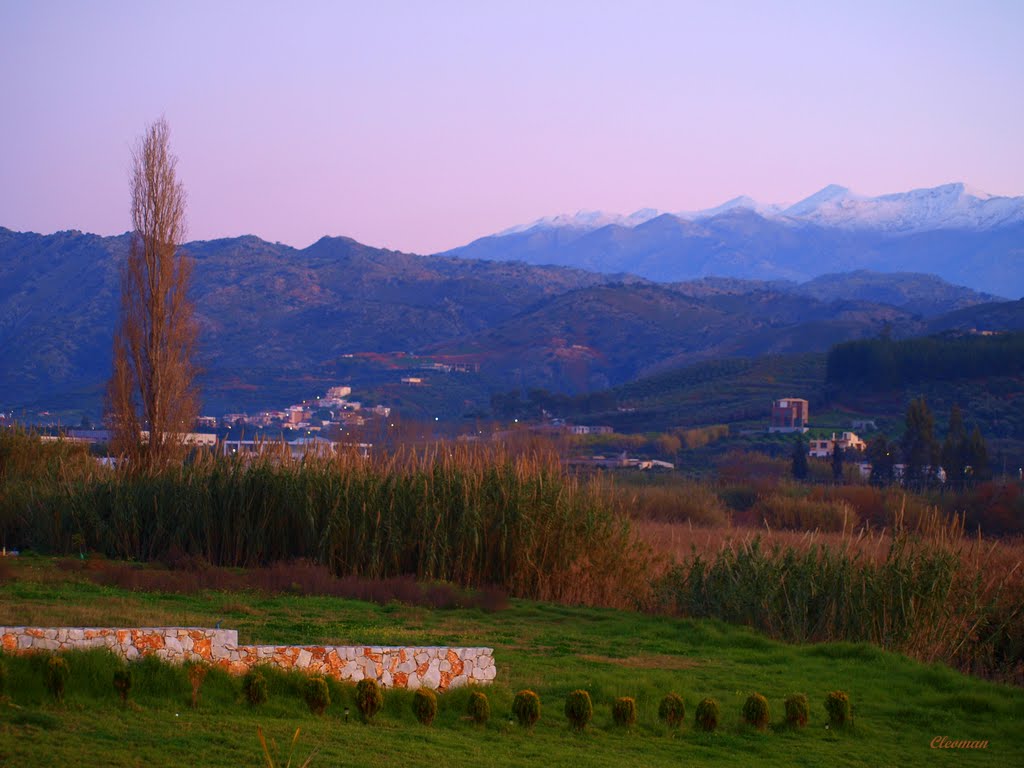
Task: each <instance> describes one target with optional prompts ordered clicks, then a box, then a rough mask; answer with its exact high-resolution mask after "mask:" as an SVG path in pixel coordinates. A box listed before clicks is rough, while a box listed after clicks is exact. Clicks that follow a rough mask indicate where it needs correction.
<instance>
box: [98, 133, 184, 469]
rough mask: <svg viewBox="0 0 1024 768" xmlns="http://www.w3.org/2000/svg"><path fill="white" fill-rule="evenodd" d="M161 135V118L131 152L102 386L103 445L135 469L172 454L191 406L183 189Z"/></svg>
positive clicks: (181, 439)
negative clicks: (114, 321)
mask: <svg viewBox="0 0 1024 768" xmlns="http://www.w3.org/2000/svg"><path fill="white" fill-rule="evenodd" d="M169 136H170V129H169V128H168V126H167V121H166V120H164V119H162V118H161V119H160V120H158V121H157V122H155V123H153V124H152V125H151V126H149V128H148V129H147V130H146V133H145V134H144V135H143V137H142V138H141V139H140V140H139V143H138V144H137V146H136V147H135V149H134V150H133V152H132V171H131V207H132V225H133V230H134V232H133V234H132V241H131V248H130V250H129V252H128V259H127V261H126V262H125V263H124V265H123V267H122V269H121V312H120V318H119V321H118V326H117V329H116V331H115V334H114V371H113V375H112V376H111V379H110V383H109V385H108V387H107V418H108V422H109V424H110V427H111V429H112V432H113V434H112V439H111V447H112V449H113V450H114V452H115V453H117V454H119V455H121V456H122V457H123V458H125V459H127V460H128V461H129V463H130V465H131V466H133V467H136V468H141V469H154V468H158V467H161V466H164V465H166V464H167V463H168V462H170V461H172V460H174V459H175V458H177V457H178V456H180V454H181V451H182V446H183V442H184V437H185V435H186V433H188V432H189V431H190V430H191V428H192V424H193V422H194V421H195V417H196V415H197V414H198V407H199V399H198V392H197V391H196V388H195V385H194V379H195V373H196V371H195V367H194V365H193V362H192V357H193V352H194V348H195V343H196V332H197V328H196V322H195V317H194V307H193V305H192V303H191V301H190V300H189V298H188V289H189V284H190V282H191V276H192V263H191V260H190V259H189V258H188V257H187V256H186V255H185V254H184V253H183V252H182V251H181V245H182V243H183V241H184V237H185V190H184V189H183V187H182V185H181V183H180V182H179V181H178V180H177V177H176V174H175V166H176V165H177V158H176V157H175V156H174V155H173V154H171V151H170V147H169ZM143 430H148V432H149V437H148V439H143V437H142V432H143Z"/></svg>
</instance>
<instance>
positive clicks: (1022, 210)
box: [783, 183, 1024, 232]
mask: <svg viewBox="0 0 1024 768" xmlns="http://www.w3.org/2000/svg"><path fill="white" fill-rule="evenodd" d="M783 216H785V217H787V218H790V219H794V220H796V221H802V222H809V223H813V224H818V225H820V226H826V227H838V228H840V229H878V230H882V231H888V232H921V231H924V230H929V229H990V228H993V227H999V226H1004V225H1007V224H1013V223H1016V222H1019V221H1024V197H995V196H993V195H990V194H988V193H986V192H981V191H980V190H975V189H973V188H971V187H968V186H967V185H965V184H962V183H956V184H943V185H942V186H939V187H932V188H928V189H912V190H910V191H909V192H898V193H895V194H889V195H880V196H878V197H863V196H860V195H856V194H853V193H851V192H850V191H849V190H847V189H844V188H843V187H837V186H835V185H831V186H828V187H825V189H823V190H821V191H820V192H818V193H816V194H814V195H811V196H810V197H808V198H807V199H806V200H802V201H800V202H799V203H797V204H796V205H793V206H790V207H789V208H787V209H786V210H785V211H783Z"/></svg>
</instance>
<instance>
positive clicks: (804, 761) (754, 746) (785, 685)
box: [0, 558, 1024, 768]
mask: <svg viewBox="0 0 1024 768" xmlns="http://www.w3.org/2000/svg"><path fill="white" fill-rule="evenodd" d="M217 621H222V622H223V626H224V627H228V628H234V629H237V630H238V631H239V639H240V640H241V641H242V642H247V643H251V642H259V643H275V642H281V643H324V644H344V643H370V644H395V645H398V644H410V645H458V646H476V645H485V646H491V647H493V648H494V656H495V661H496V663H497V665H498V670H499V674H498V679H497V681H496V683H495V684H494V685H492V686H489V687H487V688H485V689H483V690H485V691H486V693H487V695H488V697H489V699H490V703H491V712H492V718H491V721H490V722H489V723H488V725H487V726H486V727H484V728H478V727H476V726H474V725H473V724H472V723H471V722H469V721H468V720H467V719H466V717H465V708H466V702H467V699H468V691H466V690H462V691H457V692H452V693H449V694H444V695H441V696H439V707H440V711H439V714H438V718H437V720H435V722H434V724H433V725H432V726H431V727H429V728H428V727H424V726H421V725H419V724H418V723H417V722H416V721H415V719H414V717H413V715H412V711H411V703H412V696H411V693H410V692H407V691H391V690H389V691H386V692H385V708H384V711H383V712H381V714H380V715H378V717H377V718H376V720H375V721H374V722H373V723H371V724H370V725H368V726H365V725H363V724H361V723H359V722H358V720H357V718H356V716H355V714H354V713H355V712H356V709H355V706H354V695H353V688H352V686H347V685H340V684H332V686H331V695H332V704H331V706H330V708H329V709H328V710H327V713H326V715H324V716H322V717H316V716H314V715H312V714H310V713H309V711H308V709H307V708H306V706H305V704H304V703H303V701H302V698H301V695H300V693H299V690H300V687H299V683H300V680H299V678H298V677H297V676H296V675H286V674H274V675H271V679H270V700H269V701H268V703H267V704H266V705H264V706H263V707H260V708H252V707H250V706H249V705H248V704H247V703H245V701H244V700H243V697H242V694H241V686H240V684H239V681H238V680H237V679H235V678H230V677H229V676H227V675H225V674H222V673H219V672H217V671H215V672H213V673H211V674H210V676H209V677H208V679H207V681H206V683H205V685H204V688H203V693H202V700H201V703H200V706H199V708H198V709H196V710H193V709H190V708H189V706H188V703H187V702H188V698H189V686H188V682H187V680H186V677H185V674H184V671H183V670H181V669H180V668H170V667H166V666H164V665H162V664H155V663H144V664H140V665H135V667H134V672H133V680H134V684H133V688H132V692H131V702H130V704H129V706H128V707H126V708H125V707H122V706H121V704H120V702H119V700H118V699H117V696H116V694H115V692H114V689H113V686H112V684H111V682H110V678H111V676H112V673H113V669H114V668H116V662H115V661H114V659H113V658H112V657H110V656H108V655H107V654H105V653H100V652H89V653H80V654H72V655H71V656H70V666H71V677H70V679H69V681H68V688H67V695H66V700H65V703H64V704H62V705H58V704H56V703H54V702H53V701H52V700H51V699H50V698H49V696H48V694H47V693H46V691H45V689H44V687H43V683H42V671H41V665H40V663H39V660H32V659H28V658H24V657H10V656H8V657H6V658H5V660H4V662H5V664H6V666H7V669H8V680H7V700H6V701H4V702H0V766H3V768H7V767H8V766H11V767H12V768H13V767H14V766H18V767H19V768H20V767H21V766H47V765H80V764H87V765H104V766H147V767H149V766H154V767H156V766H181V765H202V766H231V767H232V768H235V767H237V766H245V765H251V766H258V765H264V764H265V763H264V761H263V757H262V752H261V749H260V746H259V742H258V740H257V735H256V728H257V725H260V726H262V728H263V730H264V732H265V733H266V734H267V735H268V736H269V737H272V738H273V739H275V741H276V742H277V744H278V745H279V746H280V747H281V757H282V761H281V762H282V764H283V763H284V762H285V759H284V758H286V757H287V752H288V744H289V742H290V740H291V736H292V734H293V733H294V731H295V729H296V728H301V729H302V732H301V735H300V737H299V741H298V746H297V748H296V755H297V756H298V757H300V758H305V756H306V755H307V754H308V753H309V752H310V751H312V750H313V749H317V750H319V752H318V754H317V755H316V757H315V758H314V760H313V763H312V766H335V765H339V766H340V765H344V766H385V765H403V766H420V765H422V766H432V767H436V766H448V765H451V766H463V765H476V766H479V765H494V766H499V765H510V766H511V765H523V764H543V765H545V766H561V765H566V766H605V765H606V766H622V765H643V766H649V765H673V766H677V765H680V764H687V763H696V764H701V765H704V764H709V765H714V764H718V765H741V764H752V763H755V762H756V763H757V764H758V765H768V766H771V765H777V766H793V765H797V766H817V765H827V766H860V765H870V766H887V765H894V766H895V765H936V764H939V765H943V764H945V765H958V766H959V765H993V766H1009V765H1021V764H1024V690H1020V689H1017V688H1012V687H1008V686H1001V685H995V684H992V683H988V682H984V681H981V680H976V679H972V678H968V677H965V676H963V675H960V674H958V673H955V672H953V671H950V670H949V669H947V668H945V667H942V666H937V665H932V666H928V665H923V664H920V663H917V662H914V661H911V660H909V659H907V658H905V657H903V656H900V655H896V654H890V653H884V652H882V651H879V650H877V649H876V648H874V647H872V646H869V645H864V644H845V643H839V644H829V645H817V646H793V645H786V644H783V643H778V642H774V641H771V640H768V639H765V638H763V637H761V636H759V635H757V634H755V633H754V632H752V631H749V630H746V629H743V628H737V627H731V626H727V625H724V624H721V623H718V622H714V621H688V620H684V619H673V618H664V617H656V616H647V615H641V614H634V613H628V612H623V611H614V610H603V609H601V610H598V609H587V608H569V607H565V606H561V605H553V604H546V603H536V602H526V601H513V602H512V604H511V606H510V607H509V608H508V609H506V610H502V611H499V612H496V613H484V612H482V611H480V610H478V609H451V610H432V609H427V608H414V607H408V606H404V605H398V604H395V603H392V604H389V605H386V606H379V605H375V604H372V603H364V602H357V601H351V600H339V599H337V598H327V597H309V596H299V595H275V596H267V595H262V594H256V593H248V592H242V593H239V592H232V593H224V592H202V593H199V594H196V595H175V594H161V593H136V592H130V591H126V590H123V589H120V588H113V587H101V586H97V585H95V584H93V583H91V582H88V581H86V580H84V579H83V578H82V577H81V576H80V575H77V574H69V573H65V572H62V571H60V570H58V569H57V568H56V567H55V566H54V564H53V562H52V561H50V560H47V559H42V558H21V559H20V562H18V563H17V564H16V565H14V566H13V567H12V568H10V569H8V574H7V578H6V580H5V581H4V582H3V583H2V584H0V625H25V624H27V625H43V626H56V625H92V626H147V625H148V626H152V625H199V626H213V625H214V624H215V623H216V622H217ZM522 688H532V689H533V690H535V691H536V692H537V693H538V694H539V695H540V697H541V701H542V708H543V709H542V716H541V720H540V722H539V723H538V724H537V726H536V727H535V728H534V729H532V730H525V729H522V728H520V727H519V726H518V725H514V724H511V723H510V722H509V712H510V709H511V701H512V697H513V695H514V694H515V692H516V691H518V690H520V689H522ZM577 688H584V689H586V690H588V691H589V692H590V695H591V697H592V699H593V702H594V720H593V722H592V724H591V725H590V726H589V727H588V728H587V729H586V731H585V732H583V733H581V734H576V733H573V732H572V731H571V730H570V728H569V725H568V722H567V721H566V719H565V716H564V714H563V711H562V708H563V705H564V701H565V697H566V694H567V693H569V692H570V691H572V690H575V689H577ZM835 689H841V690H844V691H846V692H847V693H849V695H850V699H851V702H852V705H853V715H854V724H853V726H852V727H849V728H844V729H838V730H837V729H827V728H826V727H825V723H826V719H825V711H824V707H823V704H822V702H823V700H824V698H825V695H826V693H827V692H829V691H831V690H835ZM669 691H676V692H677V693H679V694H681V695H682V696H683V699H684V701H685V702H686V710H687V714H686V724H685V725H684V727H683V729H682V730H681V731H679V732H672V731H669V730H668V729H666V728H665V727H664V726H662V725H661V724H660V723H659V722H658V719H657V709H658V703H659V701H660V699H661V697H662V696H663V695H664V694H665V693H667V692H669ZM752 691H759V692H760V693H762V694H764V695H765V696H766V697H767V698H768V701H769V703H770V706H771V717H772V726H771V727H770V728H769V729H768V731H766V732H763V733H762V732H758V731H755V730H752V729H750V728H747V727H745V726H743V725H742V724H741V722H740V710H741V707H742V705H743V702H744V700H745V699H746V697H747V695H748V694H749V693H750V692H752ZM793 692H802V693H806V694H807V696H808V698H809V699H810V702H811V721H810V724H809V725H808V726H807V728H805V729H803V730H790V729H788V728H786V727H785V726H783V725H782V720H783V700H784V699H785V697H786V696H787V695H788V694H790V693H793ZM618 696H632V697H634V698H635V699H636V701H637V705H638V710H639V721H638V724H637V725H636V726H635V727H633V728H632V729H630V730H628V731H627V730H624V729H621V728H617V727H615V726H614V725H613V723H612V718H611V703H612V701H613V699H614V698H616V697H618ZM706 696H711V697H714V698H716V699H717V700H718V701H719V703H720V705H721V710H722V726H721V728H720V730H719V731H718V732H717V733H714V734H702V733H698V732H696V731H695V730H694V727H693V713H694V710H695V708H696V705H697V702H698V701H700V699H702V698H704V697H706ZM346 706H348V707H349V708H350V709H351V711H352V713H353V714H352V715H351V717H350V718H349V721H348V722H345V717H344V708H345V707H346ZM941 736H946V737H949V738H950V739H955V740H972V741H983V740H984V741H988V742H989V746H988V748H987V749H983V750H960V749H932V748H931V747H930V744H931V742H932V740H933V739H934V738H935V737H941ZM300 762H301V760H295V761H294V762H293V765H298V764H299V763H300Z"/></svg>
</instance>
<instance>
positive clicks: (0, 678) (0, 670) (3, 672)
mask: <svg viewBox="0 0 1024 768" xmlns="http://www.w3.org/2000/svg"><path fill="white" fill-rule="evenodd" d="M6 690H7V664H6V662H4V657H3V656H0V699H3V697H4V692H5V691H6Z"/></svg>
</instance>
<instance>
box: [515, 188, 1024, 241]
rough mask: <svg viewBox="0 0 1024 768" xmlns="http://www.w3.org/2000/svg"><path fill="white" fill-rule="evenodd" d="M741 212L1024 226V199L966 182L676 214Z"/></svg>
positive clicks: (828, 220)
mask: <svg viewBox="0 0 1024 768" xmlns="http://www.w3.org/2000/svg"><path fill="white" fill-rule="evenodd" d="M737 209H748V210H751V211H754V212H755V213H757V214H759V215H760V216H763V217H764V218H766V219H776V220H779V221H783V222H786V223H789V224H792V225H800V224H816V225H818V226H822V227H835V228H838V229H857V230H861V229H875V230H880V231H883V232H922V231H926V230H931V229H991V228H995V227H1001V226H1006V225H1009V224H1015V223H1018V222H1024V197H999V196H995V195H990V194H988V193H987V192H982V191H981V190H977V189H974V188H972V187H970V186H968V185H966V184H963V183H960V182H958V183H955V184H943V185H942V186H939V187H932V188H926V189H912V190H910V191H909V192H897V193H894V194H888V195H880V196H878V197H867V196H864V195H859V194H857V193H855V192H851V191H850V190H849V189H847V188H846V187H841V186H839V185H838V184H829V185H828V186H827V187H825V188H824V189H821V190H819V191H818V192H815V193H814V194H813V195H811V196H810V197H807V198H805V199H803V200H801V201H800V202H798V203H795V204H793V205H790V206H788V207H785V206H782V205H766V204H763V203H759V202H757V201H756V200H754V199H753V198H750V197H747V196H746V195H743V196H740V197H735V198H733V199H732V200H729V201H727V202H725V203H722V204H721V205H718V206H715V207H714V208H707V209H704V210H699V211H679V212H677V213H674V214H672V215H674V216H677V217H679V218H680V219H686V220H688V221H700V220H701V219H709V218H712V217H714V216H719V215H721V214H723V213H727V212H730V211H733V210H737ZM660 215H662V212H661V211H659V210H656V209H654V208H642V209H640V210H638V211H635V212H633V213H631V214H629V215H626V216H624V215H622V214H618V213H608V212H605V211H586V210H584V211H578V212H577V213H575V214H560V215H558V216H548V217H546V218H542V219H537V220H536V221H532V222H530V223H529V224H520V225H518V226H515V227H510V228H509V229H506V230H504V231H502V232H499V233H498V234H497V236H498V237H502V236H505V235H514V234H519V233H523V232H530V231H533V230H551V229H570V230H574V231H577V232H580V233H585V232H590V231H593V230H596V229H600V228H601V227H605V226H608V225H609V224H615V225H618V226H620V227H627V228H629V229H632V228H634V227H636V226H639V225H640V224H643V223H644V222H646V221H650V220H651V219H654V218H656V217H658V216H660Z"/></svg>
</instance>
